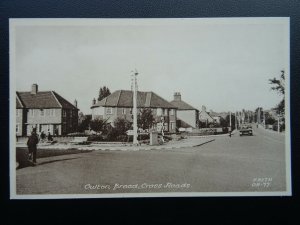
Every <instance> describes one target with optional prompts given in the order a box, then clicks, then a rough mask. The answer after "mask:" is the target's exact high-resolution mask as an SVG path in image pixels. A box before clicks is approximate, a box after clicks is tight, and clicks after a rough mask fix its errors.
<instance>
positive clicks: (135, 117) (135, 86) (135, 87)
mask: <svg viewBox="0 0 300 225" xmlns="http://www.w3.org/2000/svg"><path fill="white" fill-rule="evenodd" d="M132 72H133V74H132V76H133V78H132V91H133V112H132V114H133V144H134V145H138V143H139V142H138V138H137V136H138V133H137V130H138V128H137V75H138V72H137V70H135V71H132Z"/></svg>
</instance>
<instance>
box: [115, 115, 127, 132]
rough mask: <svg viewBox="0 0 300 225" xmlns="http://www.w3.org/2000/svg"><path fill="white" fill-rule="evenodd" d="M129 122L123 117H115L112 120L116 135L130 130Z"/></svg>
mask: <svg viewBox="0 0 300 225" xmlns="http://www.w3.org/2000/svg"><path fill="white" fill-rule="evenodd" d="M130 127H131V123H130V122H129V121H128V120H126V119H123V118H117V119H115V121H114V129H116V131H117V134H118V135H125V134H126V131H127V130H130Z"/></svg>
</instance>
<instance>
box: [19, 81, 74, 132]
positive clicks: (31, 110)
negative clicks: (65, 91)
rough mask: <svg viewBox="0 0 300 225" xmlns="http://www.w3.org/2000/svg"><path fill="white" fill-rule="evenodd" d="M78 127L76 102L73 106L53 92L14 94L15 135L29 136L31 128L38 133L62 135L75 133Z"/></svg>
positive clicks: (33, 90) (36, 87)
mask: <svg viewBox="0 0 300 225" xmlns="http://www.w3.org/2000/svg"><path fill="white" fill-rule="evenodd" d="M77 126H78V108H77V101H76V100H75V102H74V105H73V104H71V103H70V102H68V101H67V100H66V99H64V98H63V97H62V96H60V95H59V94H57V93H56V92H55V91H38V85H37V84H33V85H32V89H31V91H28V92H18V91H17V92H16V134H17V136H26V135H30V133H31V131H32V129H33V128H36V129H37V132H38V133H40V132H42V131H44V133H45V134H47V133H48V132H50V133H51V134H52V135H55V134H56V135H64V134H67V133H71V132H75V131H76V130H77Z"/></svg>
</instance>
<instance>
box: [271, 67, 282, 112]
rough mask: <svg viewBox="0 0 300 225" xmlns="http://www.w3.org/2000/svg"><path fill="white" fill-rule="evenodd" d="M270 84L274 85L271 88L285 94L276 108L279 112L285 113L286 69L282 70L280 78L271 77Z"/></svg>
mask: <svg viewBox="0 0 300 225" xmlns="http://www.w3.org/2000/svg"><path fill="white" fill-rule="evenodd" d="M269 82H270V84H271V85H272V87H271V90H274V91H276V92H278V93H279V94H280V95H282V96H283V99H282V100H281V101H280V103H279V104H278V105H277V106H276V107H275V108H274V109H275V110H276V112H277V113H278V114H281V115H284V112H285V107H284V105H285V102H284V94H285V75H284V70H281V75H280V78H279V79H276V78H273V79H269Z"/></svg>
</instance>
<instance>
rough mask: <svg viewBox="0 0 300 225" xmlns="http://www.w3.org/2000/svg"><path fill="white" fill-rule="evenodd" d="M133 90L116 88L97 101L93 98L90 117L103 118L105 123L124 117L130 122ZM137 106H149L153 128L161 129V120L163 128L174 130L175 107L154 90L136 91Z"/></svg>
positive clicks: (169, 130)
mask: <svg viewBox="0 0 300 225" xmlns="http://www.w3.org/2000/svg"><path fill="white" fill-rule="evenodd" d="M132 108H133V92H132V91H128V90H118V91H115V92H113V93H112V94H111V95H109V96H107V97H106V98H104V99H102V100H101V101H99V102H96V100H95V99H94V100H93V105H92V106H91V109H92V119H97V118H98V119H103V120H106V121H107V123H111V124H112V125H113V122H114V120H115V119H117V118H124V119H126V120H128V121H130V122H132V120H133V119H132ZM137 108H138V113H139V109H142V108H150V109H151V110H152V114H153V116H154V118H155V124H154V128H156V129H157V130H160V129H161V124H162V122H163V123H164V130H165V131H167V132H171V133H175V132H176V116H177V115H176V113H177V112H176V111H177V107H175V106H173V105H172V104H170V103H169V102H168V101H166V100H165V99H163V98H162V97H160V96H159V95H157V94H155V93H154V92H141V91H138V92H137Z"/></svg>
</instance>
